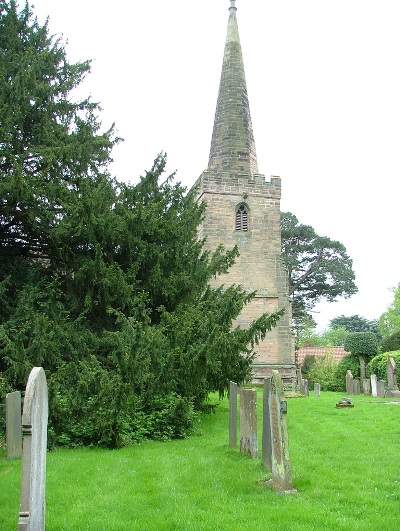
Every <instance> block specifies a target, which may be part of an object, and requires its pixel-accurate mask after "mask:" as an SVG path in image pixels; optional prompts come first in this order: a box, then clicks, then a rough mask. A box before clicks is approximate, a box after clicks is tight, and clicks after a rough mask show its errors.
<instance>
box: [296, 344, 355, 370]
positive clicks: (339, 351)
mask: <svg viewBox="0 0 400 531" xmlns="http://www.w3.org/2000/svg"><path fill="white" fill-rule="evenodd" d="M296 354H297V360H296V361H297V365H300V366H301V365H302V364H303V361H304V358H305V357H306V356H307V355H308V356H325V355H326V354H331V355H332V356H333V359H334V361H335V363H338V362H339V361H340V360H341V359H342V358H343V357H344V356H348V355H349V354H350V352H346V351H345V350H344V347H300V348H299V350H298V351H297V353H296Z"/></svg>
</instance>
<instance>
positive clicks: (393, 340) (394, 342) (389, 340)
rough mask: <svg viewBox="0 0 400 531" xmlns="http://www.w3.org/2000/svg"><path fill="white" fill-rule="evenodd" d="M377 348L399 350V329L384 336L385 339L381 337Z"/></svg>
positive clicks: (386, 350) (383, 350) (382, 350)
mask: <svg viewBox="0 0 400 531" xmlns="http://www.w3.org/2000/svg"><path fill="white" fill-rule="evenodd" d="M379 350H380V351H381V352H389V351H392V350H400V330H398V331H397V332H393V334H390V336H387V337H385V339H382V341H381V343H380V345H379Z"/></svg>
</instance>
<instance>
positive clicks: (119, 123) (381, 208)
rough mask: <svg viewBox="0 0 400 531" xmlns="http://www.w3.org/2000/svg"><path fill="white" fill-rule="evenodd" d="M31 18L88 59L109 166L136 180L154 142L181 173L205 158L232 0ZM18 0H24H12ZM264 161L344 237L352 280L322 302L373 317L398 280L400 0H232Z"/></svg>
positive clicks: (285, 200) (323, 322) (80, 1)
mask: <svg viewBox="0 0 400 531" xmlns="http://www.w3.org/2000/svg"><path fill="white" fill-rule="evenodd" d="M32 3H33V5H34V6H35V7H34V13H35V14H36V15H37V16H38V18H39V21H40V22H44V20H45V18H46V16H49V19H50V20H49V29H50V32H51V33H53V34H55V35H57V36H63V39H64V41H68V43H67V46H66V49H67V53H68V57H69V59H70V61H77V60H85V59H92V60H93V63H92V72H91V74H90V75H89V76H88V78H87V80H86V81H85V83H84V85H83V87H82V90H83V93H84V94H85V95H86V94H89V93H90V94H91V95H92V97H93V99H94V100H95V101H98V102H100V103H101V105H102V108H103V112H102V114H101V118H102V122H103V125H104V128H108V127H109V125H111V123H113V122H115V124H116V128H117V132H118V135H120V136H121V137H123V138H124V139H125V142H124V143H122V144H121V145H120V146H118V147H117V148H116V149H115V150H114V152H113V154H114V161H115V162H114V165H113V167H112V173H113V175H115V176H116V177H117V178H118V179H119V180H124V181H131V182H135V181H136V180H137V178H138V177H139V176H140V175H141V174H143V173H144V171H145V170H146V169H150V167H151V165H152V162H153V160H154V158H155V157H156V155H157V154H158V153H159V152H160V151H165V152H167V154H168V171H169V173H172V172H173V171H174V170H177V172H178V173H177V178H178V180H180V181H181V182H182V183H184V184H185V185H186V186H188V187H190V186H191V185H192V184H193V183H194V182H195V180H196V179H197V178H198V177H199V175H200V174H201V173H202V171H203V170H205V169H206V166H207V162H208V154H209V148H210V142H211V133H212V126H213V121H214V112H215V106H216V102H217V93H218V85H219V78H220V73H221V66H222V57H223V49H224V42H225V36H226V28H227V23H228V9H229V0H197V1H188V0H145V1H136V2H133V1H132V0H119V1H115V2H105V1H104V2H101V1H99V0H68V2H65V0H35V1H34V2H32ZM20 5H22V0H20ZM236 7H237V9H238V11H237V17H238V24H239V33H240V39H241V44H242V51H243V57H244V63H245V71H246V79H247V89H248V94H249V100H250V109H251V115H252V121H253V129H254V136H255V142H256V148H257V156H258V166H259V171H260V173H264V174H265V175H267V176H269V175H280V176H281V178H282V201H281V209H282V210H283V211H290V212H292V213H293V214H295V215H296V216H297V217H298V219H299V221H300V223H304V224H308V225H312V226H313V227H314V229H315V230H316V231H317V233H318V234H320V235H321V236H328V237H329V238H331V239H334V240H339V241H340V242H342V243H343V244H344V245H345V246H346V249H347V252H348V254H349V255H350V257H351V258H352V259H353V266H354V271H355V274H356V283H357V286H358V288H359V293H358V294H357V295H355V296H353V297H352V298H351V299H345V300H340V301H338V302H336V303H331V304H321V305H319V306H318V307H317V308H316V310H317V311H318V312H319V313H315V314H314V317H315V319H316V321H317V322H318V328H319V330H322V329H324V328H325V327H326V326H327V325H328V322H329V320H330V319H332V318H333V317H336V316H338V315H346V316H350V315H354V314H358V315H360V316H363V317H365V318H367V319H377V318H379V317H380V315H381V314H382V313H383V312H384V311H385V310H386V308H387V306H388V305H389V304H390V303H391V302H392V301H393V294H392V293H391V291H390V288H391V287H393V286H397V284H398V283H399V282H400V272H399V261H400V242H399V192H400V184H399V182H400V157H399V146H400V74H399V60H400V57H399V56H400V31H399V20H400V2H399V0H302V1H301V2H300V1H299V0H284V1H282V0H269V1H265V0H264V1H262V0H237V1H236Z"/></svg>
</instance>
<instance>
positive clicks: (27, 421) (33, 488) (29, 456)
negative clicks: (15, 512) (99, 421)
mask: <svg viewBox="0 0 400 531" xmlns="http://www.w3.org/2000/svg"><path fill="white" fill-rule="evenodd" d="M47 418H48V398H47V382H46V375H45V373H44V370H43V368H42V367H34V368H33V369H32V371H31V373H30V375H29V378H28V383H27V385H26V391H25V399H24V408H23V412H22V435H23V444H22V483H21V503H20V510H19V521H18V530H19V531H20V530H25V529H26V530H28V531H41V530H44V528H45V485H46V449H47Z"/></svg>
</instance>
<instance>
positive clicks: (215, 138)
mask: <svg viewBox="0 0 400 531" xmlns="http://www.w3.org/2000/svg"><path fill="white" fill-rule="evenodd" d="M236 11H237V9H236V5H235V0H230V8H229V20H228V31H227V35H226V42H225V51H224V60H223V64H222V74H221V81H220V86H219V93H218V101H217V108H216V111H215V120H214V129H213V135H212V140H211V149H210V158H209V162H208V169H209V170H215V171H216V172H217V173H219V172H221V171H228V172H232V173H247V174H249V175H254V174H255V173H258V167H257V155H256V148H255V143H254V136H253V127H252V124H251V117H250V107H249V99H248V96H247V87H246V77H245V73H244V65H243V57H242V49H241V46H240V39H239V29H238V24H237V19H236Z"/></svg>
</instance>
